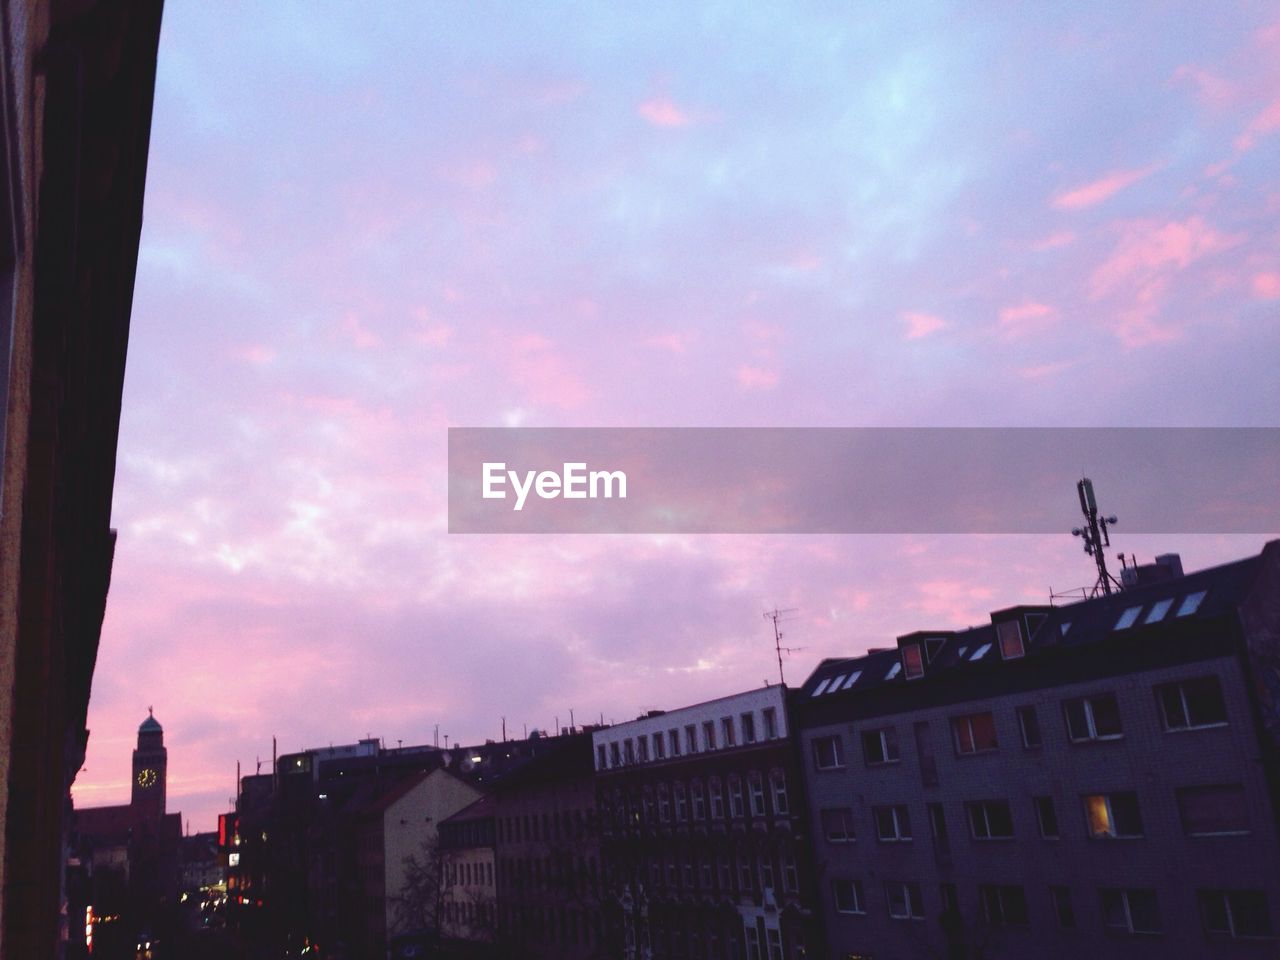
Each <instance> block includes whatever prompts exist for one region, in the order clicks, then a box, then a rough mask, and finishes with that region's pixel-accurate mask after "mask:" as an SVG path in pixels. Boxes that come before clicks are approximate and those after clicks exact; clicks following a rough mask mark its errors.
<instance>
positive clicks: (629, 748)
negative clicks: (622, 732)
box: [622, 737, 636, 766]
mask: <svg viewBox="0 0 1280 960" xmlns="http://www.w3.org/2000/svg"><path fill="white" fill-rule="evenodd" d="M622 755H623V756H624V757H625V758H626V761H627V766H631V765H632V764H633V763H635V762H636V748H635V743H634V741H632V739H631V738H630V737H628V738H627V739H626V740H625V741H623V744H622Z"/></svg>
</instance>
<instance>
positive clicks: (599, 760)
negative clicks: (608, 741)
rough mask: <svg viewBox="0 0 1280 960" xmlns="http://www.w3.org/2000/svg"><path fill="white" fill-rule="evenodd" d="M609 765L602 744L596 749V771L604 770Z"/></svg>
mask: <svg viewBox="0 0 1280 960" xmlns="http://www.w3.org/2000/svg"><path fill="white" fill-rule="evenodd" d="M608 765H609V764H608V762H607V761H606V759H605V752H604V744H603V743H602V744H600V745H599V746H598V747H596V769H597V770H604V769H605V768H606V767H607V766H608Z"/></svg>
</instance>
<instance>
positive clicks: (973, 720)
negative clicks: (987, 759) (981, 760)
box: [951, 712, 997, 754]
mask: <svg viewBox="0 0 1280 960" xmlns="http://www.w3.org/2000/svg"><path fill="white" fill-rule="evenodd" d="M951 734H952V736H953V737H954V739H955V745H956V753H959V754H970V753H982V752H984V751H987V750H994V749H996V746H997V744H996V722H995V719H994V718H993V717H992V716H991V714H990V713H989V712H987V713H971V714H969V715H968V716H964V717H953V718H952V720H951Z"/></svg>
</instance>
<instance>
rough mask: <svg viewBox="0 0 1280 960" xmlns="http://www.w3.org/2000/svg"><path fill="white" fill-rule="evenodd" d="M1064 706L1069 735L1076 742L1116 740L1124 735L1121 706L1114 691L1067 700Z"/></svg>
mask: <svg viewBox="0 0 1280 960" xmlns="http://www.w3.org/2000/svg"><path fill="white" fill-rule="evenodd" d="M1062 708H1063V711H1064V713H1065V714H1066V718H1067V736H1069V737H1070V738H1071V740H1072V742H1074V743H1083V742H1085V741H1089V740H1115V739H1116V738H1118V737H1120V736H1122V735H1123V731H1122V730H1121V727H1120V707H1119V705H1118V704H1117V703H1116V697H1115V694H1113V693H1101V694H1097V695H1095V696H1092V697H1076V698H1075V699H1074V700H1066V701H1064V702H1063V704H1062Z"/></svg>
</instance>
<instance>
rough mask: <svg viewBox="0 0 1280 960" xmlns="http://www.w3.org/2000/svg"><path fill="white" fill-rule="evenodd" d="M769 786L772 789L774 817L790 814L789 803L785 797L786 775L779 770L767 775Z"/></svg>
mask: <svg viewBox="0 0 1280 960" xmlns="http://www.w3.org/2000/svg"><path fill="white" fill-rule="evenodd" d="M769 785H770V786H771V787H772V788H773V812H774V815H775V816H779V817H785V816H787V815H788V814H790V813H791V801H790V800H789V799H788V797H787V775H786V773H784V772H783V771H781V770H774V771H773V772H772V773H770V774H769Z"/></svg>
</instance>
